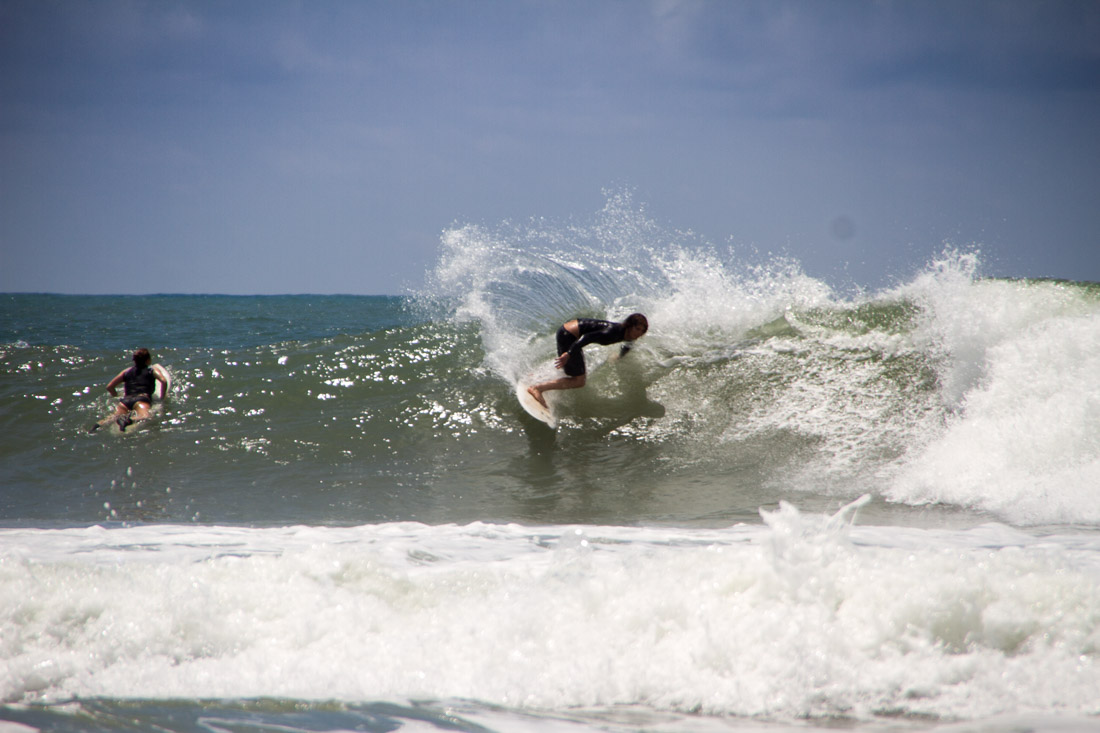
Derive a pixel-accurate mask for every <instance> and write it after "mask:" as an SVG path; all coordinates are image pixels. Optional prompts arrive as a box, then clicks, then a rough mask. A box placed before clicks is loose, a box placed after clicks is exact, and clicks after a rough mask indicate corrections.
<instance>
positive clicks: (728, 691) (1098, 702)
mask: <svg viewBox="0 0 1100 733" xmlns="http://www.w3.org/2000/svg"><path fill="white" fill-rule="evenodd" d="M981 269H982V264H981V257H980V255H978V254H977V253H974V252H959V251H952V250H946V251H944V253H943V254H942V256H940V257H938V258H936V259H935V260H934V261H932V262H929V263H928V264H927V266H926V267H924V268H923V269H922V270H921V271H919V272H916V273H910V274H908V275H906V276H903V277H899V278H898V279H897V282H896V284H895V285H893V286H891V287H889V288H885V289H882V290H879V291H874V292H867V291H859V290H856V289H848V290H846V291H844V292H839V291H837V290H836V289H834V288H833V287H830V286H829V285H828V284H826V283H824V282H822V281H820V280H816V279H814V278H812V277H809V276H807V275H806V274H804V273H803V272H802V270H801V268H800V267H799V265H798V263H797V262H796V261H793V260H791V259H789V258H784V257H772V256H769V255H766V254H765V255H760V254H758V253H747V254H746V253H742V252H738V251H736V250H733V249H731V250H728V251H727V250H721V249H719V248H715V247H709V246H705V245H702V244H700V243H698V242H696V241H695V240H694V237H693V235H691V234H690V233H682V232H673V231H668V230H667V229H664V228H662V227H661V226H659V225H657V224H656V223H654V222H653V221H651V220H649V219H648V218H647V217H646V216H645V214H644V212H639V211H637V210H636V209H635V208H633V207H632V206H629V205H623V203H622V202H621V201H619V202H616V201H615V200H612V201H610V202H609V204H608V207H607V209H605V210H604V211H603V212H600V214H599V215H598V216H597V217H595V219H594V220H593V221H590V222H586V223H572V222H571V223H568V224H561V223H547V222H543V221H541V220H539V221H532V222H526V223H523V224H518V225H516V224H504V225H500V226H496V227H486V226H473V225H471V226H463V227H456V228H454V229H452V230H449V231H447V232H445V234H444V236H443V239H442V242H441V252H440V257H439V261H438V263H436V265H435V266H434V267H433V268H432V271H431V272H430V273H428V277H427V285H426V286H425V287H424V289H423V291H422V292H417V293H410V294H408V295H406V296H401V297H359V296H325V297H321V296H304V295H303V296H263V297H260V296H257V297H229V296H189V295H160V296H112V297H105V296H61V295H35V294H16V295H11V294H8V295H2V296H0V424H2V425H3V435H4V440H3V444H2V446H0V730H3V731H9V730H10V731H23V730H51V731H52V730H63V731H88V730H92V731H96V730H103V731H107V730H110V731H114V730H160V731H165V730H170V731H282V732H285V731H329V730H368V731H394V730H412V731H425V730H462V731H482V730H500V731H513V730H525V731H585V730H602V731H633V730H652V731H681V730H685V731H728V730H734V731H746V730H753V731H792V730H797V731H806V730H824V729H829V730H835V729H842V730H855V731H929V730H935V731H1022V730H1037V731H1076V730H1100V285H1097V284H1095V283H1086V282H1053V281H1044V280H1026V279H1025V280H1003V279H989V278H983V277H982V276H981V275H982V272H981ZM636 310H640V311H642V312H644V313H646V314H647V315H648V316H649V318H650V323H651V331H650V333H649V334H648V335H647V336H646V337H645V338H643V339H642V340H640V341H639V342H638V346H637V348H635V349H634V351H632V352H631V354H630V355H629V356H627V357H625V358H624V359H622V360H619V361H617V362H611V361H608V360H607V356H608V355H609V354H611V353H613V352H614V349H612V348H602V347H598V346H595V347H589V348H588V349H587V350H586V355H587V358H588V362H589V365H590V370H591V372H590V378H589V382H588V386H587V387H586V388H584V389H583V390H578V391H575V392H571V393H568V394H558V395H555V397H556V398H557V405H556V406H557V409H558V410H559V412H560V414H561V416H562V424H561V427H560V428H559V429H558V430H557V431H556V432H553V431H550V430H549V429H548V428H546V427H545V426H544V425H542V424H541V423H538V422H537V421H535V420H533V419H532V418H530V417H528V416H527V415H526V414H525V413H524V412H523V411H522V410H521V409H520V407H519V406H518V404H517V403H516V401H515V398H514V395H513V385H514V383H515V381H516V380H517V379H519V378H521V377H523V376H525V375H527V374H528V373H530V372H531V371H533V370H535V369H537V368H540V367H542V366H544V365H545V363H546V362H547V361H548V360H549V359H550V358H551V357H552V355H553V334H554V331H555V330H556V328H557V326H558V325H560V323H561V322H562V321H564V320H567V319H569V318H571V317H574V316H578V315H584V316H595V317H609V318H620V317H622V316H625V315H626V314H628V313H630V312H632V311H636ZM138 346H145V347H147V348H149V349H150V350H151V351H152V352H153V355H154V360H155V361H156V362H158V363H161V364H163V365H164V366H165V367H166V368H167V369H168V370H169V372H170V373H171V374H172V376H173V382H174V387H173V391H172V394H171V395H170V399H169V400H167V401H166V402H165V403H164V404H163V405H159V406H158V407H157V408H156V413H157V414H156V418H155V419H154V420H152V421H150V422H149V423H147V424H145V425H142V426H140V427H137V428H131V429H130V430H129V431H127V433H125V434H121V433H119V432H118V431H117V430H101V431H99V432H97V433H94V434H89V433H88V432H87V427H88V426H89V425H90V424H91V423H93V422H95V421H96V420H98V419H100V418H102V417H104V416H106V415H107V414H109V413H110V412H111V410H112V401H111V400H110V398H109V396H108V395H107V394H106V392H105V391H104V389H103V387H104V385H105V384H106V383H107V381H108V380H110V379H111V377H113V376H114V375H115V374H117V373H118V371H119V370H121V369H122V368H124V367H125V366H126V364H127V361H128V358H129V356H128V355H129V353H130V352H131V351H132V350H133V349H134V348H136V347H138Z"/></svg>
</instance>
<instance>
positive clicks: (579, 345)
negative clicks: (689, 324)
mask: <svg viewBox="0 0 1100 733" xmlns="http://www.w3.org/2000/svg"><path fill="white" fill-rule="evenodd" d="M648 330H649V321H648V320H646V317H645V316H644V315H642V314H641V313H632V314H630V315H629V316H627V317H626V318H625V319H623V321H622V323H616V322H614V321H604V320H600V319H597V318H574V319H573V320H571V321H567V322H566V323H563V324H562V327H561V328H559V329H558V334H557V342H558V357H557V358H556V359H554V366H555V367H557V368H558V369H561V370H562V371H563V372H565V376H564V377H560V378H558V379H553V380H550V381H548V382H542V383H541V384H535V385H532V386H530V387H528V388H527V392H528V393H529V394H530V395H531V396H532V397H533V398H535V400H536V401H537V402H538V403H539V404H540V405H542V406H543V407H546V406H547V405H546V398H544V397H543V396H542V393H543V392H547V391H550V390H555V389H577V388H579V387H583V386H584V384H585V380H586V377H585V371H586V370H585V363H584V351H583V349H584V347H585V346H587V345H588V344H600V345H601V346H610V345H612V344H618V343H622V342H624V341H626V342H630V341H635V340H637V339H639V338H641V337H642V336H644V335H645V333H646V331H648ZM630 346H631V345H630V343H624V344H623V346H622V351H621V353H622V354H626V353H627V352H628V351H630Z"/></svg>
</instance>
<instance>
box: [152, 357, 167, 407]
mask: <svg viewBox="0 0 1100 733" xmlns="http://www.w3.org/2000/svg"><path fill="white" fill-rule="evenodd" d="M150 369H152V370H153V371H154V372H156V373H157V374H159V375H160V376H162V377H164V382H163V383H162V382H161V381H160V380H159V379H158V380H157V381H156V382H154V383H153V399H154V400H161V401H162V402H163V401H164V399H165V398H166V397H167V396H168V391H169V390H170V389H172V375H171V374H169V373H168V370H167V369H165V368H164V367H162V366H161V365H160V364H154V365H153V366H152V367H150Z"/></svg>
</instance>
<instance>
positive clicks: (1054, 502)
mask: <svg viewBox="0 0 1100 733" xmlns="http://www.w3.org/2000/svg"><path fill="white" fill-rule="evenodd" d="M956 259H957V258H956ZM963 259H964V263H963V264H964V265H965V266H959V265H958V264H956V265H955V266H952V265H951V264H950V263H949V262H941V263H938V265H937V266H936V267H935V268H934V269H933V270H932V272H931V273H930V274H928V275H927V276H924V277H921V278H918V279H917V280H916V281H915V282H914V283H913V284H912V285H910V286H907V288H906V289H905V290H906V292H908V293H909V294H910V295H911V296H912V297H915V298H917V299H918V300H919V301H920V302H922V303H923V304H924V306H925V316H926V318H925V323H924V325H923V327H922V328H921V329H920V330H919V332H918V334H917V336H916V337H915V338H916V339H917V340H923V341H925V342H926V348H928V349H930V350H938V351H939V352H940V353H941V355H942V371H941V385H942V386H941V395H942V397H943V398H944V400H945V401H946V402H948V403H949V404H950V405H953V406H955V407H956V409H955V410H954V412H953V414H951V415H950V416H949V418H948V420H947V425H946V427H945V428H944V429H942V430H935V431H929V432H928V433H927V434H926V435H925V436H924V437H925V439H926V440H925V441H924V442H922V443H919V444H918V445H916V446H915V449H914V450H912V451H911V452H910V456H909V460H908V461H907V462H906V463H905V464H904V465H903V466H902V468H901V471H900V472H899V474H898V476H897V479H896V480H895V481H894V482H893V484H892V486H891V487H890V488H889V489H888V491H887V496H888V497H889V498H891V499H894V500H897V501H904V502H908V503H927V502H942V503H949V504H955V505H960V506H965V507H971V508H977V509H982V510H985V511H989V512H993V513H995V514H996V515H998V516H1000V517H1003V518H1005V519H1006V520H1008V521H1011V522H1014V523H1019V524H1048V523H1051V524H1053V523H1070V524H1072V523H1083V524H1090V525H1095V524H1098V523H1100V492H1097V490H1096V489H1097V487H1100V302H1097V301H1096V300H1095V299H1089V298H1086V297H1082V294H1081V290H1080V288H1073V287H1066V286H1064V285H1061V284H1059V283H1043V282H1040V283H1017V282H1004V281H973V280H972V275H973V273H972V272H971V267H972V264H973V263H971V262H970V261H969V259H968V258H963Z"/></svg>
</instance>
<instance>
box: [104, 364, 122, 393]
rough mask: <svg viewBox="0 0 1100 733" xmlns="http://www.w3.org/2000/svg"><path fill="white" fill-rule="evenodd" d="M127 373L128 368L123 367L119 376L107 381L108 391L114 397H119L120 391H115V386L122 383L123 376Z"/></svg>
mask: <svg viewBox="0 0 1100 733" xmlns="http://www.w3.org/2000/svg"><path fill="white" fill-rule="evenodd" d="M125 375H126V370H125V369H123V370H122V371H121V372H119V373H118V376H117V377H115V378H114V379H112V380H111V381H110V382H107V391H108V392H110V393H111V396H112V397H118V392H115V387H117V386H118V385H120V384H122V378H123V377H124V376H125Z"/></svg>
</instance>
